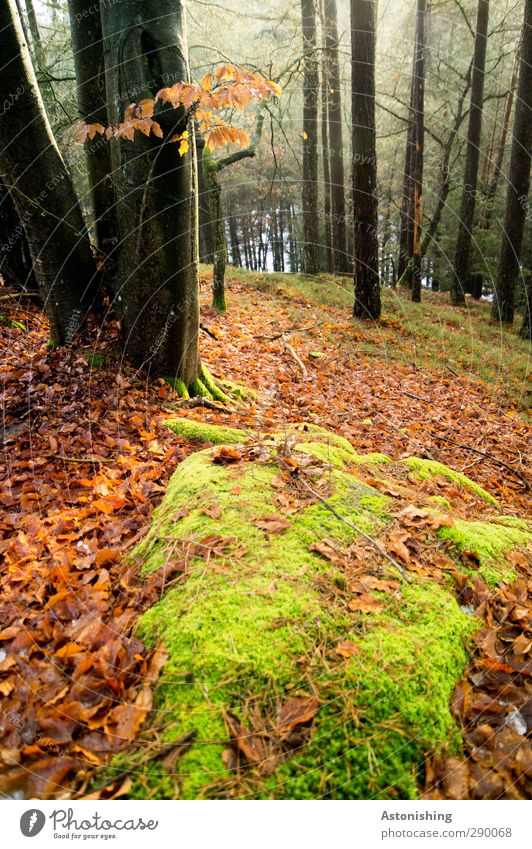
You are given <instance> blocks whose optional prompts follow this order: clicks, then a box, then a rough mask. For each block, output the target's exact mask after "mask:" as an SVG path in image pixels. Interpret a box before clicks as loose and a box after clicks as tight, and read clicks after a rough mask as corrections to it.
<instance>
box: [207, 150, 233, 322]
mask: <svg viewBox="0 0 532 849" xmlns="http://www.w3.org/2000/svg"><path fill="white" fill-rule="evenodd" d="M202 168H203V178H204V180H205V186H206V189H207V192H208V197H209V205H210V217H211V227H212V235H213V243H214V244H213V248H214V262H213V268H212V305H213V307H214V309H215V310H218V312H226V310H227V303H226V300H225V267H226V265H227V238H226V235H225V218H224V214H223V208H222V189H221V186H220V183H219V182H218V177H217V172H218V168H217V163H216V161H215V160H214V159H213V158H212V156H211V151H210V150H209V148H208V147H206V146H204V148H203V156H202Z"/></svg>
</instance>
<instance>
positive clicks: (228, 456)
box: [212, 445, 242, 465]
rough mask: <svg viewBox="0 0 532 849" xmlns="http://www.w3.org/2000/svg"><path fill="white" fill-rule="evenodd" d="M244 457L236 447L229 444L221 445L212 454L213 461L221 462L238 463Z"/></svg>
mask: <svg viewBox="0 0 532 849" xmlns="http://www.w3.org/2000/svg"><path fill="white" fill-rule="evenodd" d="M241 459H242V454H241V453H240V451H237V449H236V448H231V446H229V445H221V446H220V448H217V449H216V451H215V452H214V454H213V455H212V462H213V463H219V464H222V465H223V464H226V463H237V462H238V461H239V460H241Z"/></svg>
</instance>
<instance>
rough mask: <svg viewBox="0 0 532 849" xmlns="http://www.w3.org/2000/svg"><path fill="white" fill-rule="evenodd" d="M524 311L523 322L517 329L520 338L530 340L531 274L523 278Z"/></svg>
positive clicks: (531, 311) (531, 310)
mask: <svg viewBox="0 0 532 849" xmlns="http://www.w3.org/2000/svg"><path fill="white" fill-rule="evenodd" d="M524 309H525V311H524V314H523V323H522V325H521V329H520V331H519V336H520V337H521V339H531V340H532V274H527V276H526V279H525V307H524Z"/></svg>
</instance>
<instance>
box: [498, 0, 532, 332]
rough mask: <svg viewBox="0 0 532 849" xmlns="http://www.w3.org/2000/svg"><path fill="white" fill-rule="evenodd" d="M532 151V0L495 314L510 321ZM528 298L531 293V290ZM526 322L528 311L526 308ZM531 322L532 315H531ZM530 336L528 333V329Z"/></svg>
mask: <svg viewBox="0 0 532 849" xmlns="http://www.w3.org/2000/svg"><path fill="white" fill-rule="evenodd" d="M531 150H532V0H525V11H524V21H523V41H522V48H521V59H520V62H519V82H518V85H517V100H516V104H515V117H514V126H513V134H512V152H511V158H510V169H509V174H508V187H507V193H506V211H505V215H504V227H503V232H502V241H501V252H500V259H499V267H498V271H497V281H496V285H495V298H494V301H493V307H492V317H493V318H494V319H498V320H499V321H502V322H505V323H507V324H512V322H513V319H514V302H515V285H516V281H517V278H518V275H519V264H520V257H521V248H522V244H523V233H524V227H525V221H526V215H527V210H528V192H529V189H530V157H531ZM527 295H528V298H529V297H530V292H529V290H528V292H527ZM525 321H526V311H525ZM528 321H529V322H530V317H529V318H528ZM525 335H526V332H525Z"/></svg>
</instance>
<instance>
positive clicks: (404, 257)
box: [397, 18, 417, 281]
mask: <svg viewBox="0 0 532 849" xmlns="http://www.w3.org/2000/svg"><path fill="white" fill-rule="evenodd" d="M416 23H417V18H416ZM416 44H417V32H416V35H415V39H414V55H413V60H412V80H411V82H410V108H409V115H408V129H407V132H406V148H405V164H404V171H403V192H402V196H401V216H400V224H399V258H398V261H397V275H398V277H399V280H400V281H401V280H402V279H403V275H404V273H405V271H406V269H407V266H408V262H409V260H410V257H411V256H412V241H413V235H414V231H413V227H412V221H413V208H412V198H413V191H412V168H413V165H414V153H415V133H416V123H415V111H414V100H415V96H416V49H415V48H416Z"/></svg>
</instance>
